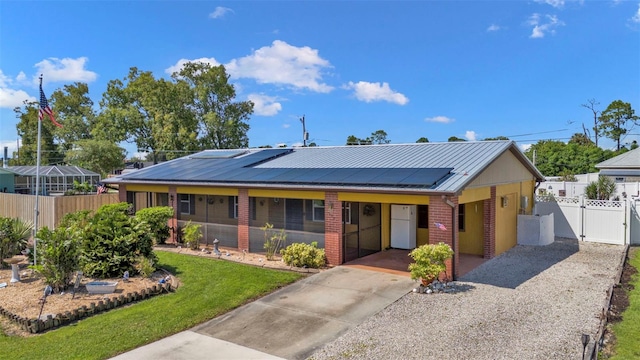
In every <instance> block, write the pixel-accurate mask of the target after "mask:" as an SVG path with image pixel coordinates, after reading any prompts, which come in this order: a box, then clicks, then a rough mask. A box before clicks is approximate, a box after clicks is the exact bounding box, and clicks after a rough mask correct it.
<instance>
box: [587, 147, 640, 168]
mask: <svg viewBox="0 0 640 360" xmlns="http://www.w3.org/2000/svg"><path fill="white" fill-rule="evenodd" d="M596 168H597V169H612V168H617V169H620V168H627V169H640V148H636V149H634V150H631V151H627V152H626V153H624V154H620V155H618V156H616V157H612V158H611V159H609V160H605V161H603V162H601V163H599V164H597V165H596Z"/></svg>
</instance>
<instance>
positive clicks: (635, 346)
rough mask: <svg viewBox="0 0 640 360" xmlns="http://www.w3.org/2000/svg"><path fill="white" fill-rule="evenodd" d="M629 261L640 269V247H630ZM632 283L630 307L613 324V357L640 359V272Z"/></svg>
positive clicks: (633, 278) (618, 358)
mask: <svg viewBox="0 0 640 360" xmlns="http://www.w3.org/2000/svg"><path fill="white" fill-rule="evenodd" d="M629 263H630V264H631V266H633V267H635V268H636V269H638V270H640V248H638V247H632V248H630V249H629ZM631 284H633V286H634V289H633V290H631V291H630V292H629V307H627V309H626V310H625V311H624V312H623V313H622V321H621V322H619V323H617V324H615V325H614V326H613V333H614V334H615V336H616V346H615V350H614V353H615V355H614V356H613V357H611V359H616V360H621V359H640V341H639V340H638V339H640V273H636V274H635V275H633V277H632V280H631Z"/></svg>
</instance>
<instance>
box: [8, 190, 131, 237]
mask: <svg viewBox="0 0 640 360" xmlns="http://www.w3.org/2000/svg"><path fill="white" fill-rule="evenodd" d="M117 202H119V200H118V194H116V193H113V194H100V195H73V196H39V197H38V210H39V211H38V212H39V216H38V228H43V227H45V226H46V227H48V228H50V229H53V228H55V227H56V226H58V224H59V223H60V220H62V217H63V216H64V215H66V214H67V213H70V212H75V211H78V210H92V211H95V210H97V209H98V208H99V207H100V206H102V205H105V204H114V203H117ZM35 207H36V196H35V195H25V194H9V193H0V216H2V217H8V218H12V219H14V218H19V219H22V220H24V221H29V222H33V221H34V215H35Z"/></svg>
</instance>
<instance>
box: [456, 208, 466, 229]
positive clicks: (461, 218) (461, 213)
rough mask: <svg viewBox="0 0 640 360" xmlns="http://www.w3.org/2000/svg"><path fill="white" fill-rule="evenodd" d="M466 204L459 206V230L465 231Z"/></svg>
mask: <svg viewBox="0 0 640 360" xmlns="http://www.w3.org/2000/svg"><path fill="white" fill-rule="evenodd" d="M464 212H465V207H464V204H460V205H458V230H459V231H464Z"/></svg>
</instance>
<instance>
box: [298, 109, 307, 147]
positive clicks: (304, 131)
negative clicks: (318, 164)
mask: <svg viewBox="0 0 640 360" xmlns="http://www.w3.org/2000/svg"><path fill="white" fill-rule="evenodd" d="M300 122H301V123H302V146H304V147H307V140H308V139H309V133H308V132H307V128H306V127H305V123H304V115H302V117H301V118H300Z"/></svg>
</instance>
